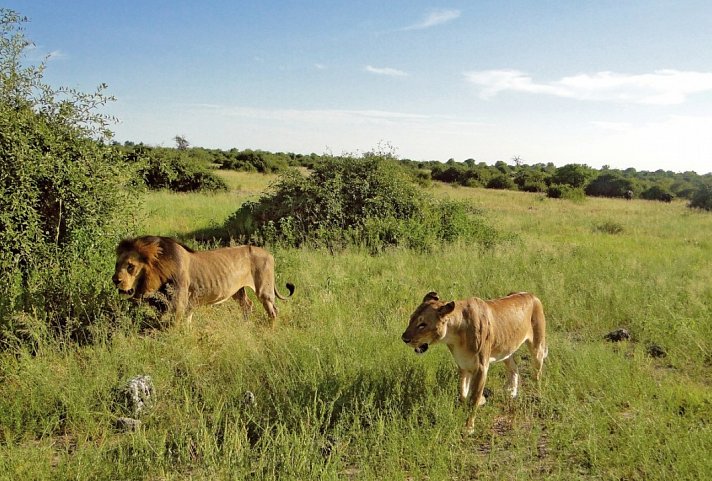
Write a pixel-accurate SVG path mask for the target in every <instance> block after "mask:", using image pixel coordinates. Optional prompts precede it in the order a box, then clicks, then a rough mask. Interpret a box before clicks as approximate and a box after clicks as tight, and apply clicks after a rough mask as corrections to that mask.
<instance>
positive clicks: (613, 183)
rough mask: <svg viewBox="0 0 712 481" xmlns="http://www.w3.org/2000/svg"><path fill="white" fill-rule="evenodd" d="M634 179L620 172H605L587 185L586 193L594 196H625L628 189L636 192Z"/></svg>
mask: <svg viewBox="0 0 712 481" xmlns="http://www.w3.org/2000/svg"><path fill="white" fill-rule="evenodd" d="M635 190H636V185H635V182H634V181H633V179H629V178H626V177H623V176H622V175H621V174H618V173H603V174H600V175H599V176H598V177H596V178H595V179H594V180H593V181H591V183H590V184H588V185H587V186H586V195H590V196H594V197H625V196H626V193H627V192H628V191H631V192H635Z"/></svg>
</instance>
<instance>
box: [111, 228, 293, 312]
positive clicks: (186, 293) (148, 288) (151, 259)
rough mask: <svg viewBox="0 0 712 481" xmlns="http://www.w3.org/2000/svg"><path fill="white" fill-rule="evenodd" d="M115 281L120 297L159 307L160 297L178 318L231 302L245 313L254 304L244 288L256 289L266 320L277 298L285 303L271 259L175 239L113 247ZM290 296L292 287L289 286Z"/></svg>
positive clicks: (246, 249) (249, 249)
mask: <svg viewBox="0 0 712 481" xmlns="http://www.w3.org/2000/svg"><path fill="white" fill-rule="evenodd" d="M112 279H113V281H114V284H115V285H116V287H117V288H118V290H119V293H121V294H123V295H125V296H127V297H129V298H132V299H134V300H140V299H146V300H148V301H149V302H150V301H154V302H153V303H154V304H156V305H160V303H161V302H160V300H159V301H156V299H162V300H163V303H164V304H165V306H164V307H167V310H168V311H170V312H171V313H172V314H173V315H174V316H175V318H176V319H178V320H181V319H183V318H187V322H190V319H191V317H192V314H193V309H194V308H195V307H197V306H203V305H210V304H219V303H221V302H224V301H226V300H227V299H229V298H231V297H232V298H233V299H235V300H236V301H237V302H239V303H240V305H241V306H242V308H243V310H244V312H245V314H247V313H248V312H250V311H251V310H252V301H251V300H250V299H249V298H248V297H247V293H246V292H245V288H246V287H249V288H251V289H252V290H254V291H255V294H256V295H257V298H258V299H259V300H260V302H261V303H262V305H263V306H264V308H265V310H266V311H267V314H268V315H269V317H270V319H272V320H274V318H275V317H276V316H277V308H276V306H275V305H274V301H275V296H276V297H278V298H280V299H286V297H284V296H282V295H281V294H280V293H279V292H278V291H277V289H276V287H275V284H274V258H273V257H272V255H271V254H270V253H269V252H267V251H266V250H264V249H261V248H259V247H254V246H240V247H225V248H221V249H214V250H208V251H200V252H197V251H194V250H193V249H191V248H190V247H187V246H185V245H183V244H181V243H179V242H177V241H175V240H174V239H171V238H168V237H158V236H144V237H137V238H135V239H125V240H123V241H121V242H120V243H119V245H118V247H117V248H116V270H115V272H114V276H113V278H112ZM287 289H288V290H289V295H292V293H293V292H294V286H293V285H292V284H289V283H287Z"/></svg>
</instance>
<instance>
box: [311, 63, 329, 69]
mask: <svg viewBox="0 0 712 481" xmlns="http://www.w3.org/2000/svg"><path fill="white" fill-rule="evenodd" d="M314 68H315V69H317V70H326V65H324V64H323V63H315V64H314Z"/></svg>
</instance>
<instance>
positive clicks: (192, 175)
mask: <svg viewBox="0 0 712 481" xmlns="http://www.w3.org/2000/svg"><path fill="white" fill-rule="evenodd" d="M138 176H139V178H141V179H142V180H143V183H144V184H145V185H147V186H148V187H149V188H150V189H169V190H172V191H174V192H194V191H221V190H222V191H225V190H228V185H227V183H226V182H225V181H224V180H223V179H222V178H220V177H218V176H217V175H216V174H215V173H214V172H212V171H210V169H208V167H207V166H206V165H205V164H204V163H202V162H199V161H196V160H192V159H191V158H190V157H189V156H188V154H187V153H186V152H184V151H179V150H168V151H165V152H161V153H160V155H159V154H158V153H155V152H149V153H148V154H147V155H146V158H145V160H144V162H143V163H142V164H141V166H140V167H139V168H138Z"/></svg>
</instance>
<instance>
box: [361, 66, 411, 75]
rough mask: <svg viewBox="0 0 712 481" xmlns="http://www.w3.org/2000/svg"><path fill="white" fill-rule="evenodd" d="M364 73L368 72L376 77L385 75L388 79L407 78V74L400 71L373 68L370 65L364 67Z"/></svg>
mask: <svg viewBox="0 0 712 481" xmlns="http://www.w3.org/2000/svg"><path fill="white" fill-rule="evenodd" d="M365 70H366V72H370V73H373V74H376V75H386V76H388V77H407V76H408V74H407V73H406V72H404V71H402V70H398V69H395V68H390V67H373V66H372V65H367V66H366V69H365Z"/></svg>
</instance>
